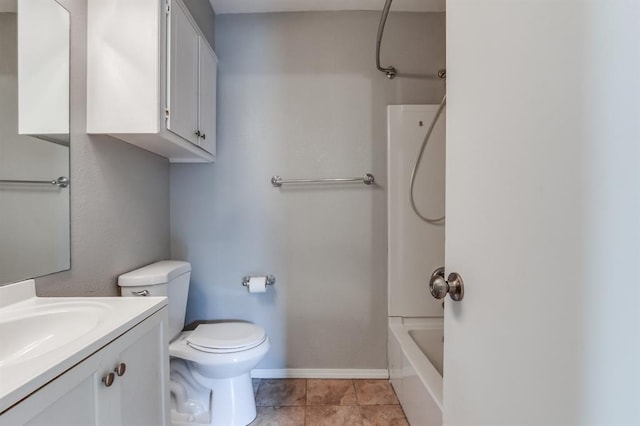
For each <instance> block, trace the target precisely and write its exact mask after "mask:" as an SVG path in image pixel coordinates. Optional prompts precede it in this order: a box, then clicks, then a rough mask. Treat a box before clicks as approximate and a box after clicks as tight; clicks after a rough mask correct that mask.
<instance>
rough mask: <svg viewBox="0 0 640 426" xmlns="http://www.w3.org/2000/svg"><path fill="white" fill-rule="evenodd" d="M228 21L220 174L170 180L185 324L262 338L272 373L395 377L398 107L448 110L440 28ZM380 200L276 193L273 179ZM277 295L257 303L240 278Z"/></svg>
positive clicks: (262, 18)
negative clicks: (392, 232) (223, 326)
mask: <svg viewBox="0 0 640 426" xmlns="http://www.w3.org/2000/svg"><path fill="white" fill-rule="evenodd" d="M378 19H379V13H375V12H337V13H291V14H265V15H221V16H218V17H217V21H216V46H217V49H216V53H217V54H218V56H219V58H220V64H219V80H218V84H219V92H218V93H219V98H218V108H219V109H218V123H219V124H218V126H219V127H218V160H217V162H216V163H215V164H206V165H171V191H172V192H171V199H172V204H171V209H172V210H171V224H172V255H173V257H175V258H179V259H186V260H189V261H190V262H192V264H193V275H192V283H191V286H192V287H191V292H190V298H189V307H188V319H189V320H194V319H212V318H241V319H247V320H251V321H255V322H256V323H258V324H261V325H263V326H265V328H266V329H267V332H268V333H269V336H270V337H271V339H272V342H273V346H272V349H271V351H270V353H269V354H268V355H267V357H266V359H265V360H264V361H263V362H262V364H261V366H260V367H262V368H386V334H385V331H384V330H385V329H386V321H387V304H386V301H387V287H386V282H387V260H386V259H387V257H386V254H387V240H386V193H385V180H386V111H385V107H386V105H387V104H397V103H437V102H439V100H440V98H441V97H442V95H443V93H444V84H443V83H442V82H441V81H439V80H437V79H435V78H434V77H433V75H434V74H435V72H436V70H437V69H438V68H439V67H441V66H443V65H444V63H445V57H444V56H445V44H444V36H445V35H444V30H445V23H444V15H443V14H392V15H390V17H389V21H388V26H387V29H386V32H385V40H384V43H383V58H382V60H383V63H385V64H393V65H395V66H396V67H398V69H400V70H401V71H404V72H406V73H410V74H413V75H412V76H410V77H411V78H398V79H396V80H394V81H388V80H387V79H386V78H385V77H384V75H383V74H381V73H378V72H377V71H376V70H375V67H374V63H375V62H374V61H375V58H374V52H375V36H376V31H377V26H378ZM364 172H372V173H373V174H374V175H375V176H376V179H377V182H378V184H377V185H376V186H375V187H372V188H371V187H364V186H340V187H313V188H312V187H308V186H307V187H300V188H283V189H280V190H278V189H274V188H272V186H271V184H270V183H269V180H270V178H271V176H272V175H274V174H280V175H282V176H284V177H289V178H295V177H301V178H302V177H322V176H327V177H330V176H352V175H360V174H362V173H364ZM249 273H272V274H274V275H275V276H276V277H277V279H278V283H277V284H276V286H275V287H274V288H273V289H269V292H268V293H266V294H257V295H250V294H248V293H247V291H246V289H245V288H243V287H242V286H241V279H242V276H243V275H246V274H249Z"/></svg>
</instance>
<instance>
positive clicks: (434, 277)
mask: <svg viewBox="0 0 640 426" xmlns="http://www.w3.org/2000/svg"><path fill="white" fill-rule="evenodd" d="M429 291H430V292H431V295H432V296H433V297H435V298H436V299H442V298H443V297H445V296H446V295H447V293H449V296H451V300H454V301H456V302H458V301H460V300H462V298H463V297H464V284H463V282H462V277H461V276H460V275H459V274H458V273H456V272H452V273H450V274H449V276H448V277H447V279H446V280H445V279H444V267H440V268H438V269H436V270H435V271H433V273H432V274H431V279H429Z"/></svg>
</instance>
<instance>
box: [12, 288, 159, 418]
mask: <svg viewBox="0 0 640 426" xmlns="http://www.w3.org/2000/svg"><path fill="white" fill-rule="evenodd" d="M166 305H167V299H166V298H163V297H37V296H36V287H35V282H34V281H33V280H27V281H23V282H20V283H15V284H8V285H4V286H0V417H1V416H2V414H1V413H2V412H4V411H5V410H7V409H9V408H10V407H12V406H13V405H15V404H16V403H18V402H19V401H21V400H22V399H24V398H26V397H27V396H28V395H30V394H31V393H33V392H35V391H36V390H37V389H39V388H41V387H42V386H44V385H46V384H47V383H49V382H51V381H52V380H54V379H56V377H58V376H60V375H61V374H62V373H64V372H65V371H67V370H69V369H70V368H72V367H73V366H75V365H77V364H79V363H80V362H82V361H83V360H84V359H86V358H88V357H89V356H91V355H92V354H94V353H95V352H96V351H98V350H100V348H102V347H104V346H105V345H107V344H108V343H109V342H111V341H113V340H114V339H116V338H118V337H119V336H121V335H123V334H124V333H126V332H127V331H128V330H130V329H131V328H133V327H134V326H135V325H136V324H138V323H140V322H141V321H143V320H144V319H145V318H147V317H149V316H150V315H152V314H153V313H155V312H157V311H159V310H160V309H162V308H163V307H165V306H166ZM0 424H4V423H3V422H2V421H0Z"/></svg>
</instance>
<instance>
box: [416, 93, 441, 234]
mask: <svg viewBox="0 0 640 426" xmlns="http://www.w3.org/2000/svg"><path fill="white" fill-rule="evenodd" d="M446 103H447V95H444V97H443V98H442V101H441V102H440V106H438V110H437V111H436V115H435V116H434V117H433V121H432V122H431V125H430V126H429V129H428V130H427V134H426V135H425V136H424V140H423V141H422V146H421V147H420V152H419V153H418V158H417V159H416V164H415V165H414V166H413V170H412V171H411V181H410V183H409V200H410V201H411V208H412V209H413V211H414V213H415V214H416V215H417V216H418V217H419V218H420V219H421V220H422V221H424V222H426V223H429V224H431V225H441V224H444V216H442V217H439V218H437V219H432V218H429V217H426V216H423V215H422V213H420V211H419V210H418V207H417V206H416V200H415V198H414V196H413V187H414V185H415V180H416V175H417V174H418V169H419V168H420V163H421V162H422V155H423V154H424V150H425V148H426V147H427V143H428V142H429V138H431V134H432V133H433V129H434V128H435V127H436V123H437V122H438V118H440V115H441V114H442V111H443V110H444V106H445V105H446Z"/></svg>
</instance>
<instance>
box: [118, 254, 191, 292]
mask: <svg viewBox="0 0 640 426" xmlns="http://www.w3.org/2000/svg"><path fill="white" fill-rule="evenodd" d="M189 271H191V264H190V263H189V262H183V261H180V260H163V261H160V262H156V263H152V264H151V265H147V266H143V267H142V268H139V269H136V270H135V271H131V272H127V273H126V274H122V275H120V276H119V277H118V285H119V286H120V287H138V286H143V285H154V284H165V283H168V282H169V281H171V280H172V279H174V278H176V277H178V276H180V275H182V274H184V273H186V272H189Z"/></svg>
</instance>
